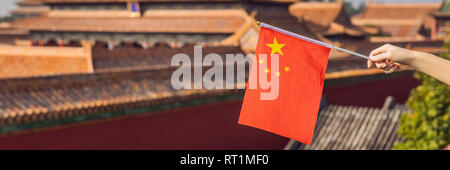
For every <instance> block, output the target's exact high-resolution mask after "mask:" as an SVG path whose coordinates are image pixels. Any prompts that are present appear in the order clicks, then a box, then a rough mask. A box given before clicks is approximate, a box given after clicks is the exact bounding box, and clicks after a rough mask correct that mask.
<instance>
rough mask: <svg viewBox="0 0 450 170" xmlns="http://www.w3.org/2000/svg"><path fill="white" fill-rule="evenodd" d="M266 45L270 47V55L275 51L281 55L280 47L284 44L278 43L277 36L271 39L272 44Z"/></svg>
mask: <svg viewBox="0 0 450 170" xmlns="http://www.w3.org/2000/svg"><path fill="white" fill-rule="evenodd" d="M266 45H267V46H269V47H270V48H272V51H271V52H270V55H273V54H275V53H279V54H280V55H283V51H281V48H283V46H284V45H285V44H278V41H277V38H276V37H275V38H274V39H273V43H272V44H266Z"/></svg>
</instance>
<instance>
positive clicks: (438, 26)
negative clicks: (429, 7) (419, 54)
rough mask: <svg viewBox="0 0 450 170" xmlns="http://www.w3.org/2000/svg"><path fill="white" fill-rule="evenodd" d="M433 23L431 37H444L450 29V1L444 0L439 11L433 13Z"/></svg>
mask: <svg viewBox="0 0 450 170" xmlns="http://www.w3.org/2000/svg"><path fill="white" fill-rule="evenodd" d="M431 15H432V16H433V18H434V20H433V25H432V27H431V38H432V39H435V40H439V39H441V40H442V39H444V38H445V37H446V36H447V33H448V31H449V25H448V22H449V21H450V2H449V1H446V0H444V1H443V2H442V5H441V7H440V8H439V11H437V12H433V13H431Z"/></svg>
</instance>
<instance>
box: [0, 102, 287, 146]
mask: <svg viewBox="0 0 450 170" xmlns="http://www.w3.org/2000/svg"><path fill="white" fill-rule="evenodd" d="M240 108H241V101H240V100H239V101H233V102H226V103H222V104H213V105H207V106H201V107H195V108H188V109H184V110H178V111H171V112H165V113H162V114H158V115H145V116H134V117H128V118H123V119H120V120H113V121H108V122H102V123H95V124H90V125H84V126H77V127H69V128H63V129H58V130H50V131H44V132H40V133H31V134H25V135H14V136H9V137H6V138H0V149H283V147H284V146H285V145H286V143H287V141H288V139H286V138H284V137H280V136H278V135H274V134H271V133H268V132H265V131H261V130H257V129H254V128H251V127H248V126H244V125H239V124H238V123H237V121H238V117H239V111H240Z"/></svg>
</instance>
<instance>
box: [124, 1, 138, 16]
mask: <svg viewBox="0 0 450 170" xmlns="http://www.w3.org/2000/svg"><path fill="white" fill-rule="evenodd" d="M127 9H128V11H129V12H130V14H129V16H130V17H131V18H138V17H141V9H140V7H139V2H138V1H136V0H128V2H127Z"/></svg>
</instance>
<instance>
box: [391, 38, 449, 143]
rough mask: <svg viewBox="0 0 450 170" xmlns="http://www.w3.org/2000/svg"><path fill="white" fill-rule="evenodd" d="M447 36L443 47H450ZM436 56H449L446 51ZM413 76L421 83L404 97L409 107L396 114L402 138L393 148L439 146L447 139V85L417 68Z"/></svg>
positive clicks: (447, 141) (398, 131)
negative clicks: (407, 111)
mask: <svg viewBox="0 0 450 170" xmlns="http://www.w3.org/2000/svg"><path fill="white" fill-rule="evenodd" d="M449 40H450V39H449V38H447V40H446V43H445V44H444V47H443V48H445V49H450V41H449ZM440 56H441V57H443V58H446V59H450V53H449V52H446V53H442V54H441V55H440ZM449 76H450V75H449ZM414 77H415V78H417V79H419V80H421V81H422V84H421V85H420V86H418V87H417V88H415V89H414V90H412V92H411V94H410V96H409V98H408V101H407V103H406V104H407V105H408V106H409V107H410V108H411V110H412V111H411V112H410V113H407V114H404V115H403V116H402V117H400V119H399V123H400V126H399V128H398V130H397V133H398V134H399V135H401V136H402V137H403V138H404V139H405V141H404V142H398V143H396V144H395V145H394V149H400V150H406V149H420V150H425V149H427V150H428V149H442V148H444V147H445V146H446V145H448V144H449V143H450V135H449V128H450V126H449V124H450V119H449V117H450V107H449V105H450V86H449V85H447V84H445V83H442V82H440V81H439V80H436V79H434V78H433V77H431V76H429V75H426V74H423V73H420V72H416V73H414Z"/></svg>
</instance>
